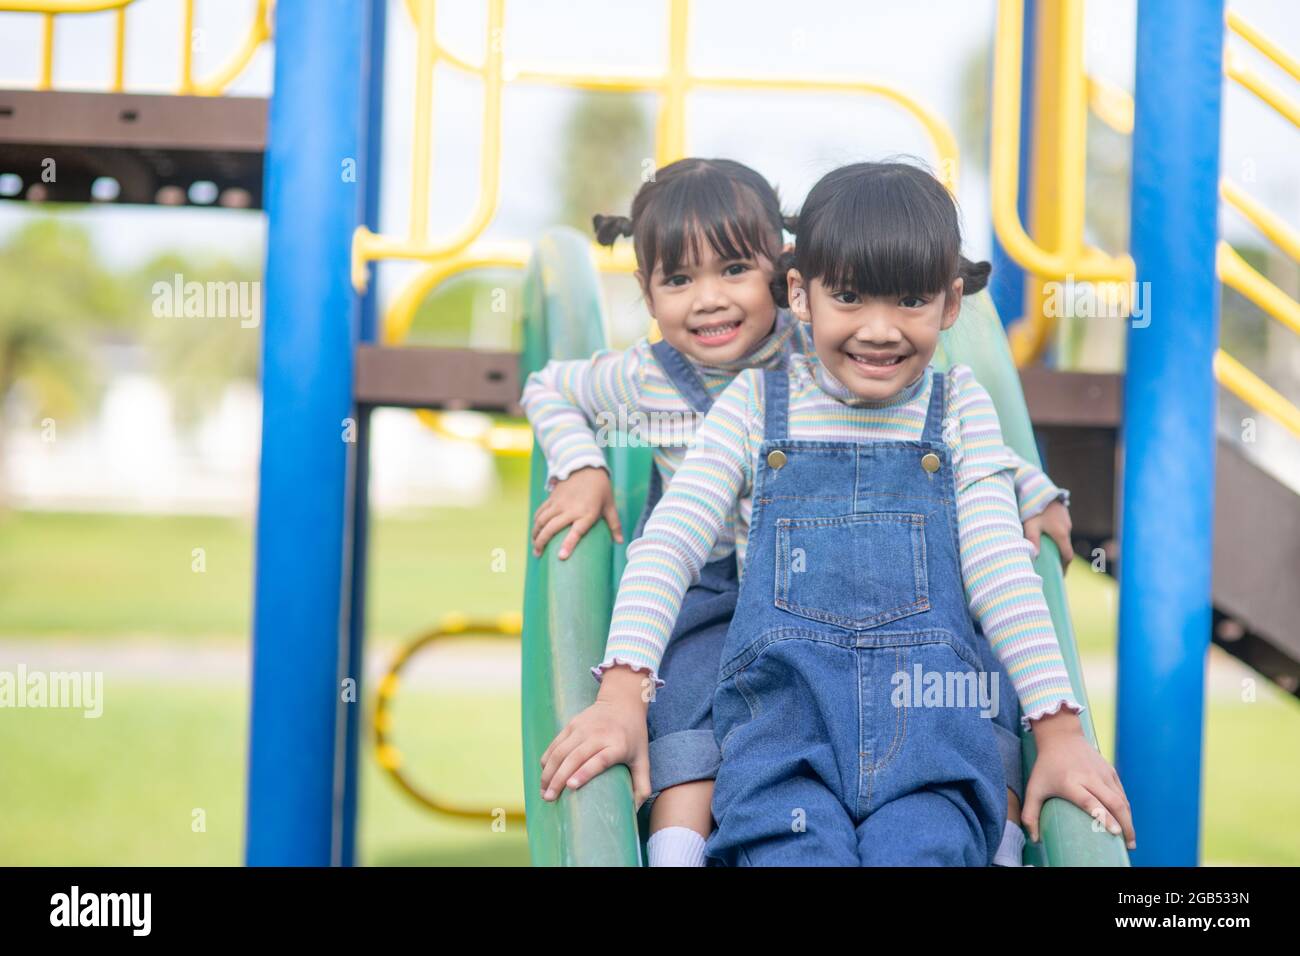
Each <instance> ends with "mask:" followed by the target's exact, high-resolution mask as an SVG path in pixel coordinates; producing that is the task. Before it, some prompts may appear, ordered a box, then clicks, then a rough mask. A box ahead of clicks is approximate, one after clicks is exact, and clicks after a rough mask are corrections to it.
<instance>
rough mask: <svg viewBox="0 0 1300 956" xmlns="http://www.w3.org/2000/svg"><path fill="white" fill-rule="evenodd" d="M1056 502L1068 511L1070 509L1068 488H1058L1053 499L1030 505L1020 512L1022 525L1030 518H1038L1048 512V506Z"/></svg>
mask: <svg viewBox="0 0 1300 956" xmlns="http://www.w3.org/2000/svg"><path fill="white" fill-rule="evenodd" d="M1054 501H1059V502H1060V503H1061V504H1063V505H1065V507H1066V508H1067V509H1068V508H1069V507H1070V492H1069V490H1068V489H1066V488H1057V489H1056V494H1054V495H1052V497H1050V498H1045V499H1043V500H1042V501H1041V502H1037V503H1035V504H1032V505H1030V506H1029V507H1028V508H1025V509H1024V510H1023V511H1021V512H1020V523H1021V524H1024V523H1025V522H1026V521H1028V520H1029V519H1030V518H1037V517H1038V516H1039V515H1040V514H1042V513H1043V512H1044V511H1046V510H1047V506H1048V505H1050V504H1051V503H1052V502H1054Z"/></svg>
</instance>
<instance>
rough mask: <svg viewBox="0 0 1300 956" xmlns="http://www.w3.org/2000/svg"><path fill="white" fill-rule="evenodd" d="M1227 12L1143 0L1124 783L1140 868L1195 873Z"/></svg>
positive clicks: (1217, 4)
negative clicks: (1140, 305) (1140, 310)
mask: <svg viewBox="0 0 1300 956" xmlns="http://www.w3.org/2000/svg"><path fill="white" fill-rule="evenodd" d="M1222 53H1223V0H1199V2H1197V3H1184V2H1181V0H1139V3H1138V17H1137V66H1138V72H1137V83H1136V97H1135V99H1136V114H1135V127H1134V132H1133V199H1132V235H1133V258H1134V259H1135V260H1136V262H1137V278H1138V281H1139V283H1141V285H1140V286H1139V289H1138V292H1139V294H1140V295H1142V297H1143V302H1144V304H1145V306H1146V315H1145V317H1144V318H1143V319H1142V320H1141V321H1140V322H1136V321H1135V322H1133V323H1131V324H1130V328H1129V332H1128V368H1127V371H1126V375H1125V386H1124V426H1123V442H1124V458H1123V496H1122V512H1121V517H1120V530H1121V537H1120V605H1119V606H1120V612H1119V619H1120V637H1119V698H1118V707H1117V721H1118V726H1117V730H1116V740H1117V769H1118V770H1119V773H1120V776H1121V778H1122V779H1123V781H1124V786H1125V789H1126V790H1127V792H1128V796H1129V801H1130V803H1131V804H1132V807H1133V814H1134V823H1135V825H1136V827H1137V829H1138V834H1139V839H1138V849H1137V851H1136V852H1135V853H1134V854H1133V856H1132V859H1133V862H1134V863H1135V864H1139V865H1144V866H1192V865H1195V863H1196V861H1197V848H1198V845H1199V839H1198V838H1199V832H1200V794H1201V742H1202V737H1203V719H1204V713H1203V710H1204V693H1205V666H1206V654H1207V652H1208V646H1209V643H1210V627H1211V614H1210V567H1211V554H1212V552H1211V548H1212V540H1211V532H1212V527H1213V524H1212V519H1213V507H1214V448H1215V402H1216V397H1217V387H1216V385H1215V379H1214V372H1213V368H1212V362H1213V358H1214V351H1215V348H1216V347H1217V345H1218V341H1219V284H1218V280H1217V278H1216V277H1215V269H1214V256H1215V244H1216V241H1217V239H1218V187H1219V121H1220V103H1221V93H1222V84H1223V74H1222Z"/></svg>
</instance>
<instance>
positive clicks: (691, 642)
mask: <svg viewBox="0 0 1300 956" xmlns="http://www.w3.org/2000/svg"><path fill="white" fill-rule="evenodd" d="M651 350H652V351H653V352H654V355H655V358H656V359H658V361H659V364H660V365H661V366H662V367H663V369H664V372H665V373H666V374H667V376H668V379H669V380H670V381H671V382H672V383H673V385H675V386H676V388H677V391H678V392H680V393H681V395H682V397H683V398H684V399H685V400H686V402H687V404H689V405H690V406H691V409H692V410H693V411H696V412H701V413H705V412H708V410H709V408H710V407H711V406H712V404H713V397H712V396H711V395H710V394H709V391H708V389H707V388H705V386H704V382H703V381H702V380H701V379H700V376H699V373H698V372H696V370H695V368H694V366H692V365H691V364H690V362H688V361H687V360H686V358H685V357H684V356H683V355H682V354H681V353H680V352H678V351H677V349H675V348H673V347H672V346H671V345H669V344H668V343H667V342H665V341H662V340H661V341H659V342H656V343H655V344H654V345H652V346H651ZM662 495H663V481H662V479H661V478H660V475H659V469H658V468H654V469H653V471H652V473H651V475H650V491H649V494H647V496H646V504H645V509H644V510H643V511H642V512H641V519H640V521H638V523H637V526H636V530H635V531H634V532H633V537H634V538H636V537H640V535H641V533H642V531H644V530H645V523H646V521H647V520H648V519H649V517H650V513H651V512H652V511H653V510H654V507H655V505H657V504H658V503H659V499H660V498H661V497H662ZM739 587H740V586H739V583H738V581H737V572H736V558H735V555H731V556H728V557H726V558H720V559H718V560H717V561H712V562H710V563H709V564H706V565H705V566H704V569H703V570H702V571H701V573H700V580H699V582H698V583H697V584H695V585H694V586H692V587H691V588H689V589H688V590H687V592H686V594H685V596H684V598H683V600H682V608H681V611H680V613H679V614H678V616H677V624H676V626H675V627H674V628H673V633H672V636H671V637H670V638H669V640H668V646H667V647H666V648H665V649H664V657H663V660H662V661H661V662H660V665H659V676H660V677H661V678H662V679H663V681H664V686H663V687H661V688H659V690H658V691H657V692H656V693H655V697H654V700H652V701H651V702H650V708H649V710H648V711H647V712H646V724H647V727H648V730H649V736H650V789H651V791H652V793H651V796H650V799H649V800H647V801H646V804H645V805H644V806H643V808H642V811H643V812H648V809H649V807H650V806H652V805H653V803H654V800H655V798H657V797H658V796H659V793H660V792H661V791H663V790H666V789H668V788H669V787H674V786H676V785H678V784H681V783H689V782H690V781H693V780H712V779H713V778H714V776H715V775H716V774H717V772H718V761H719V757H718V744H717V739H716V737H715V735H714V733H713V693H714V690H715V689H716V688H717V684H718V662H719V660H720V658H721V656H722V642H723V640H724V639H725V638H726V636H727V628H728V626H730V624H731V618H732V615H733V614H734V613H735V610H736V596H737V594H738V593H739Z"/></svg>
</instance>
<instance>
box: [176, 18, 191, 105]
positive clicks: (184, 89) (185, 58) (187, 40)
mask: <svg viewBox="0 0 1300 956" xmlns="http://www.w3.org/2000/svg"><path fill="white" fill-rule="evenodd" d="M184 10H185V16H184V18H183V21H182V24H181V30H182V31H183V33H182V39H181V85H180V90H179V92H180V94H181V95H182V96H185V95H187V94H189V93H192V92H193V91H194V0H185V7H184Z"/></svg>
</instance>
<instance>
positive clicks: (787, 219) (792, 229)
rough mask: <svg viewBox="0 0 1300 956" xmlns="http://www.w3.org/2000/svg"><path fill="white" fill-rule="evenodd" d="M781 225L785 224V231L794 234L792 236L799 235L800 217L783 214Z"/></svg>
mask: <svg viewBox="0 0 1300 956" xmlns="http://www.w3.org/2000/svg"><path fill="white" fill-rule="evenodd" d="M781 225H783V226H785V231H786V232H788V233H790V235H792V236H797V235H799V217H798V216H782V217H781Z"/></svg>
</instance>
